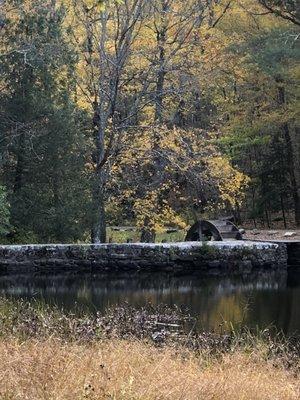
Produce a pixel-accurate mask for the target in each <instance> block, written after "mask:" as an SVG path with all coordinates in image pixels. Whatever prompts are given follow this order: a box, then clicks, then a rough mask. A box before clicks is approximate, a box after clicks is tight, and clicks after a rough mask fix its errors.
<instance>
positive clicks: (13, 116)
mask: <svg viewBox="0 0 300 400" xmlns="http://www.w3.org/2000/svg"><path fill="white" fill-rule="evenodd" d="M0 6H1V9H0V37H1V41H0V52H1V54H0V240H1V242H2V243H21V242H22V243H28V242H62V243H63V242H78V241H89V240H92V241H93V242H104V241H106V240H107V237H106V236H107V235H106V233H107V226H108V225H134V226H136V227H137V229H138V230H139V232H140V235H141V240H143V241H152V240H154V238H155V235H156V234H157V233H159V232H161V231H162V230H164V229H165V227H166V226H168V227H176V228H186V227H187V226H188V225H189V224H191V223H192V222H193V221H194V220H195V219H197V218H200V217H205V218H213V217H217V216H219V215H228V214H232V215H234V217H235V219H236V221H237V223H242V222H243V223H248V224H251V225H252V226H267V227H271V226H273V225H274V224H281V225H282V226H285V227H286V226H298V227H299V226H300V128H299V126H300V125H299V78H300V68H299V49H300V48H299V40H300V39H299V25H300V12H299V10H300V7H299V2H298V0H274V1H271V0H270V1H268V0H251V1H250V0H235V1H228V0H225V1H223V0H186V1H184V2H182V1H181V0H122V1H106V2H101V1H97V0H9V1H5V0H0Z"/></svg>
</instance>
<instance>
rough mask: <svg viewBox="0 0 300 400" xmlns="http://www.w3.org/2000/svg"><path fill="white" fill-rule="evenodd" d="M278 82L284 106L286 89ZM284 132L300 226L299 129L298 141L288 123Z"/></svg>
mask: <svg viewBox="0 0 300 400" xmlns="http://www.w3.org/2000/svg"><path fill="white" fill-rule="evenodd" d="M277 82H278V83H280V85H279V86H278V103H279V105H281V106H284V105H285V103H286V100H285V90H284V86H283V82H282V80H280V79H277ZM282 132H283V136H284V139H285V143H286V152H287V157H288V170H289V175H290V181H291V186H292V196H293V200H294V210H295V223H296V226H297V227H298V226H300V172H299V165H297V149H299V146H298V143H297V142H298V141H299V134H298V135H297V129H296V130H295V132H296V135H295V137H296V143H295V141H294V142H293V141H292V137H291V134H290V128H289V125H288V124H287V123H284V124H283V125H282ZM298 133H299V132H298ZM297 136H298V138H297ZM298 157H299V156H298Z"/></svg>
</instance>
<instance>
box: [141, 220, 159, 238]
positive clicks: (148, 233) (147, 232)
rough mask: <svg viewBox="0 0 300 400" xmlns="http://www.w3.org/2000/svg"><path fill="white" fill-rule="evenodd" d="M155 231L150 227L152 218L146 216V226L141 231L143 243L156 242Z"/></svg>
mask: <svg viewBox="0 0 300 400" xmlns="http://www.w3.org/2000/svg"><path fill="white" fill-rule="evenodd" d="M155 236H156V235H155V231H154V229H153V228H151V227H150V219H149V217H146V218H145V221H144V226H143V228H142V233H141V242H142V243H155Z"/></svg>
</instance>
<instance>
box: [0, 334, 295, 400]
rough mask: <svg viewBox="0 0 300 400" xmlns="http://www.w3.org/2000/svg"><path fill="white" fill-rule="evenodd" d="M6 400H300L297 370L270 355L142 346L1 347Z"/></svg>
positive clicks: (49, 343)
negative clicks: (211, 354) (209, 355)
mask: <svg viewBox="0 0 300 400" xmlns="http://www.w3.org/2000/svg"><path fill="white" fill-rule="evenodd" d="M0 399H1V400H16V399H22V400H26V399H28V400H42V399H43V400H45V399H47V400H50V399H51V400H79V399H80V400H81V399H89V400H96V399H97V400H98V399H103V400H104V399H106V400H107V399H115V400H137V399H141V400H154V399H170V400H179V399H180V400H185V399H186V400H201V399H203V400H250V399H251V400H299V399H300V379H299V376H297V374H296V372H295V370H287V369H286V368H285V367H284V366H283V365H282V366H281V365H280V364H278V363H277V364H276V365H274V363H273V362H272V361H270V360H269V361H268V359H267V358H266V357H265V354H264V351H263V349H262V351H260V350H259V349H256V350H255V351H253V352H248V353H247V352H245V351H241V350H235V351H233V352H232V353H225V354H220V355H219V357H215V358H212V359H208V358H207V356H206V355H203V356H202V355H201V353H198V355H196V353H195V352H192V351H190V350H187V349H183V348H182V349H181V350H180V349H178V348H177V349H174V348H172V347H170V346H165V347H162V348H158V347H155V346H153V345H149V344H146V343H144V342H142V341H138V340H117V339H110V340H103V341H98V342H90V343H86V344H82V343H81V344H80V343H78V342H64V341H61V340H58V339H47V340H45V341H38V340H36V339H30V340H29V339H27V340H25V341H23V342H21V341H20V340H18V341H17V340H14V339H8V340H4V339H2V340H1V341H0Z"/></svg>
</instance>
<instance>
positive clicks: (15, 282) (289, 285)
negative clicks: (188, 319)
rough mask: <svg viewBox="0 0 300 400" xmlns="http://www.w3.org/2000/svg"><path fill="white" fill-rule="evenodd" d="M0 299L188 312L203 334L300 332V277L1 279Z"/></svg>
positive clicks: (5, 277) (60, 277)
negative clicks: (274, 329)
mask: <svg viewBox="0 0 300 400" xmlns="http://www.w3.org/2000/svg"><path fill="white" fill-rule="evenodd" d="M0 295H9V296H12V297H17V298H20V297H22V298H26V299H32V298H38V299H40V298H41V299H43V300H44V301H46V302H48V303H55V304H57V305H59V306H63V307H64V308H65V309H68V310H72V309H74V307H75V306H76V305H77V306H78V305H79V306H80V307H87V308H89V309H90V310H93V311H94V310H95V311H96V310H100V311H102V310H104V309H105V308H106V307H108V306H112V305H116V304H122V303H124V302H128V303H129V304H132V305H135V306H137V307H139V306H144V305H146V304H148V303H151V304H153V305H157V304H167V305H170V306H173V305H177V306H180V307H185V308H187V309H188V310H189V312H190V313H191V314H192V315H194V316H197V317H198V321H199V328H201V329H205V330H211V329H214V330H216V331H221V330H225V329H226V327H228V326H229V325H231V324H232V326H233V327H235V328H237V327H240V326H248V327H250V328H254V327H259V328H265V327H269V326H276V327H277V328H278V329H282V330H283V331H284V332H285V333H288V334H293V333H295V332H300V308H299V306H298V305H299V302H300V273H299V272H298V273H294V274H289V275H288V276H286V275H276V274H267V275H260V276H256V277H253V278H252V279H249V278H247V279H246V278H200V277H195V276H190V277H189V276H185V277H170V276H164V275H135V276H134V275H133V276H130V277H128V276H120V275H119V276H118V277H115V278H114V279H112V278H111V277H109V278H108V276H107V275H106V276H103V275H94V274H84V275H83V274H78V275H70V274H64V275H56V276H52V275H46V276H45V275H40V276H39V275H35V276H30V277H29V276H22V275H18V276H1V277H0Z"/></svg>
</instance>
